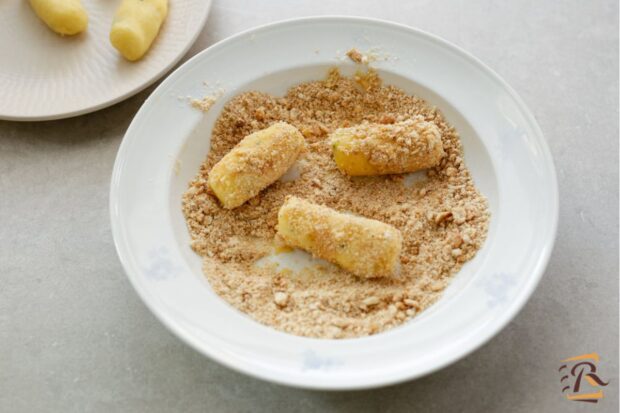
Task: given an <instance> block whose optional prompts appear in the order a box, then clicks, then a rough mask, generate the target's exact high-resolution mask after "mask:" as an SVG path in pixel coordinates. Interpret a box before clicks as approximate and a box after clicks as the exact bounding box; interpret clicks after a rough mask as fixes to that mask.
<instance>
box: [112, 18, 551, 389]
mask: <svg viewBox="0 0 620 413" xmlns="http://www.w3.org/2000/svg"><path fill="white" fill-rule="evenodd" d="M326 20H327V21H338V20H341V21H346V22H357V23H371V24H379V25H383V26H387V27H392V28H397V29H400V30H403V31H409V32H413V33H415V34H416V35H420V36H423V37H425V38H427V39H428V40H430V41H432V42H435V43H438V44H439V45H441V46H444V47H447V48H449V49H451V50H452V51H454V52H456V53H458V54H460V55H461V56H462V57H464V58H465V59H467V60H469V61H470V62H472V63H474V64H475V65H476V66H477V67H478V68H479V69H481V70H482V71H483V72H484V73H485V74H486V75H487V76H489V77H490V78H491V79H492V80H493V81H495V82H497V83H498V85H500V86H501V87H502V88H503V89H504V90H505V91H506V92H507V93H508V94H509V95H510V97H511V98H513V99H514V101H515V103H516V104H517V106H518V107H519V109H520V111H521V112H522V114H523V116H524V118H525V120H526V121H527V123H528V124H529V125H530V126H531V127H532V132H533V135H534V136H535V137H536V139H537V141H538V143H539V144H540V147H541V149H542V154H543V158H544V159H545V160H546V162H545V163H546V164H547V166H548V173H549V178H550V185H551V186H552V188H550V189H551V193H550V194H549V195H550V199H551V205H550V211H552V222H551V223H550V227H549V228H550V232H549V239H548V240H547V242H546V243H545V245H544V247H543V248H541V251H540V254H539V257H538V259H537V262H536V265H535V268H534V270H533V271H532V273H531V275H530V276H529V277H528V279H527V282H526V284H525V285H524V287H523V291H522V293H521V294H520V295H518V296H516V297H515V299H514V301H513V302H511V303H510V306H509V307H507V308H506V310H505V311H504V312H503V313H502V315H501V316H499V317H498V319H499V321H498V322H497V323H496V325H495V326H494V327H493V328H492V329H491V330H486V331H485V332H484V334H482V338H481V339H479V340H478V341H476V342H475V343H473V344H468V346H466V347H465V348H464V349H462V350H460V351H459V352H455V353H454V356H450V357H446V358H445V359H444V360H442V361H440V362H437V363H436V364H435V365H433V366H432V367H429V368H426V369H422V370H421V371H416V372H412V373H403V374H400V375H395V376H393V377H386V376H379V375H377V376H375V377H371V378H369V379H367V380H366V381H365V382H364V383H356V384H353V385H351V384H347V383H338V384H335V385H334V384H329V385H324V384H322V383H317V382H308V381H304V380H297V381H290V380H285V379H282V378H280V377H278V376H277V375H275V374H272V373H271V371H269V370H266V371H260V370H253V369H250V368H248V366H247V365H246V364H244V363H243V362H237V361H233V360H231V359H229V358H226V357H225V356H223V355H222V354H221V353H220V351H219V350H218V349H217V348H215V346H212V345H205V343H204V342H202V341H200V342H199V340H197V339H196V338H195V337H192V336H191V335H189V334H186V332H185V331H184V330H183V329H182V328H181V327H179V326H178V325H177V324H176V322H175V321H174V320H172V319H171V318H170V317H169V315H168V314H166V312H165V311H162V310H161V309H160V308H159V307H157V306H155V305H154V303H153V302H152V301H150V297H148V296H147V294H146V291H142V289H141V286H140V284H139V282H138V280H137V279H136V278H134V277H136V276H135V275H133V270H134V269H133V267H132V266H131V264H130V263H129V254H126V252H125V250H123V249H122V248H121V247H122V246H121V239H122V236H121V223H120V221H119V219H118V218H119V215H118V208H117V207H118V189H119V185H120V179H119V178H120V175H121V169H122V168H121V167H122V165H123V164H124V162H125V159H123V158H124V153H125V151H126V150H127V147H128V145H129V143H128V140H126V139H125V137H127V136H128V135H129V134H130V132H132V130H133V128H134V127H136V126H135V123H134V122H135V119H136V118H138V115H139V114H140V113H141V112H142V111H143V110H144V106H146V105H147V103H150V102H151V100H152V99H153V98H154V97H155V96H156V95H157V94H158V92H159V90H160V89H164V88H165V87H167V84H168V82H170V81H171V77H172V75H173V74H174V73H176V71H178V70H181V69H183V68H184V67H185V66H186V65H192V64H193V61H194V59H198V58H200V57H201V56H202V55H203V54H206V53H208V52H209V51H211V50H212V49H214V48H219V47H222V46H223V45H225V44H226V43H228V42H232V41H234V40H236V39H238V38H240V37H243V36H246V35H248V34H250V33H252V32H255V31H259V30H264V29H269V28H273V27H278V26H283V25H294V24H297V23H307V22H312V21H316V22H321V21H326ZM109 207H110V219H111V227H112V235H113V238H114V245H115V248H116V251H117V254H118V256H119V260H120V261H121V265H122V266H123V269H124V271H125V273H126V275H127V278H129V280H130V282H131V284H132V286H133V288H134V290H135V291H136V292H137V294H138V295H139V296H140V298H141V299H142V301H143V302H144V304H145V305H146V306H147V308H149V310H150V311H151V312H152V313H153V314H154V315H155V316H156V318H157V319H158V320H159V321H160V322H161V323H162V324H164V325H165V326H166V327H167V328H168V329H169V330H170V331H172V332H173V333H174V334H175V335H176V336H177V337H178V338H180V339H181V341H183V342H185V343H186V344H188V345H189V346H190V347H192V348H194V349H195V350H196V351H198V352H199V353H201V354H203V355H205V356H207V357H209V358H210V359H211V360H214V361H216V362H218V363H220V364H222V365H224V366H226V367H228V368H231V369H232V370H235V371H237V372H240V373H243V374H245V375H248V376H251V377H254V378H259V379H262V380H265V381H268V382H272V383H276V384H281V385H285V386H289V387H296V388H305V389H313V390H361V389H370V388H377V387H383V386H388V385H393V384H397V383H402V382H404V381H409V380H413V379H416V378H420V377H423V376H426V375H428V374H431V373H433V372H435V371H438V370H440V369H442V368H444V367H446V366H448V365H450V364H453V363H455V362H456V361H458V360H461V359H463V358H464V357H466V356H468V355H470V354H471V353H473V352H474V351H476V350H477V349H479V348H480V347H482V346H483V345H485V344H486V343H488V342H489V341H490V340H491V339H492V338H493V337H495V336H496V335H497V334H498V333H499V332H500V331H502V330H503V329H504V328H505V327H506V326H507V325H508V323H510V322H511V321H512V320H513V319H514V318H515V317H516V315H517V314H518V313H519V312H520V311H521V310H522V309H523V307H524V306H525V304H526V303H527V301H528V300H529V298H530V297H531V296H532V294H533V292H534V291H535V290H536V288H537V286H538V284H539V282H540V280H541V279H542V276H543V275H544V273H545V270H546V268H547V265H548V263H549V260H550V257H551V254H552V252H553V248H554V245H555V241H556V238H557V232H558V221H559V188H558V181H557V173H556V168H555V163H554V160H553V156H552V154H551V150H550V148H549V145H548V142H547V140H546V139H545V136H544V134H543V132H542V129H541V128H540V126H539V124H538V122H537V121H536V118H535V117H534V115H533V113H532V112H531V111H530V109H529V108H528V106H527V105H526V104H525V102H524V101H523V99H522V98H521V97H520V96H519V95H518V94H517V92H516V91H515V90H514V89H513V88H512V87H511V86H510V85H509V84H508V83H507V82H506V81H505V80H504V79H503V78H502V77H500V76H499V75H498V74H497V73H496V72H495V71H494V70H492V69H491V68H490V67H488V66H487V65H486V64H484V63H483V62H482V61H481V60H480V59H478V58H477V57H475V56H474V55H472V54H471V53H469V52H468V51H466V50H464V49H463V48H461V47H459V46H457V45H455V44H453V43H451V42H450V41H447V40H445V39H443V38H441V37H439V36H437V35H434V34H432V33H429V32H427V31H425V30H421V29H418V28H415V27H412V26H408V25H406V24H402V23H397V22H393V21H389V20H385V19H377V18H371V17H363V16H346V15H324V16H322V15H314V16H306V17H299V18H292V19H285V20H279V21H275V22H272V23H267V24H263V25H259V26H254V27H251V28H249V29H246V30H243V31H241V32H239V33H236V34H234V35H232V36H229V37H227V38H225V39H222V40H220V41H218V42H216V43H214V44H212V45H211V46H209V47H207V48H205V49H203V50H202V51H200V52H198V53H197V54H196V55H194V56H192V57H191V58H190V59H189V60H188V61H186V62H185V63H183V65H181V66H179V67H178V68H177V69H176V70H175V71H174V72H173V73H171V74H169V75H168V76H167V77H166V78H165V79H164V81H163V82H162V83H161V84H160V85H159V86H158V87H157V88H156V89H155V90H154V91H153V92H152V93H151V95H149V97H148V98H147V99H146V100H145V101H144V103H143V104H142V106H141V107H140V109H139V110H138V112H137V113H136V115H135V117H134V119H133V120H132V122H131V124H130V125H129V128H128V129H127V132H126V133H125V136H124V138H123V141H122V142H121V145H120V147H119V149H118V153H117V157H116V160H115V163H114V168H113V172H112V179H111V184H110V204H109Z"/></svg>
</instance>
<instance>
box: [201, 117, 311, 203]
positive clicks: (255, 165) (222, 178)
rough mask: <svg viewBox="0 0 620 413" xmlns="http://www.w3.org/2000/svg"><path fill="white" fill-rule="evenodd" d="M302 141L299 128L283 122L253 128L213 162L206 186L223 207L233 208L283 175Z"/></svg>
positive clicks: (299, 148)
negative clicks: (255, 130) (261, 127)
mask: <svg viewBox="0 0 620 413" xmlns="http://www.w3.org/2000/svg"><path fill="white" fill-rule="evenodd" d="M305 142H306V141H305V140H304V137H303V135H302V134H301V132H299V130H297V128H296V127H294V126H292V125H289V124H288V123H285V122H278V123H274V124H273V125H271V126H270V127H268V128H267V129H263V130H260V131H257V132H254V133H252V134H250V135H248V136H246V137H245V138H243V139H242V140H241V142H239V143H238V144H237V146H235V147H234V148H233V149H232V150H231V151H230V152H229V153H228V154H226V156H224V157H223V158H222V159H220V161H219V162H218V163H216V164H215V165H214V166H213V168H212V169H211V171H210V172H209V180H208V184H209V188H210V189H211V191H213V193H214V194H215V196H217V198H218V199H219V200H220V202H221V203H222V206H224V208H227V209H232V208H236V207H238V206H240V205H242V204H243V203H244V202H245V201H247V200H248V199H250V198H252V197H254V196H256V195H258V193H259V192H260V191H262V190H263V189H265V188H267V187H268V186H269V185H271V184H272V183H274V182H275V181H277V180H278V179H279V178H280V177H281V176H282V175H284V173H285V172H286V171H287V170H288V169H289V168H290V167H291V165H293V163H294V162H295V160H296V159H297V157H298V156H299V154H300V153H301V151H302V149H303V148H304V145H305Z"/></svg>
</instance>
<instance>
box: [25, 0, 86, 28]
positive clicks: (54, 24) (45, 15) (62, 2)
mask: <svg viewBox="0 0 620 413" xmlns="http://www.w3.org/2000/svg"><path fill="white" fill-rule="evenodd" d="M30 5H31V6H32V9H33V10H34V12H35V13H36V14H37V16H39V18H40V19H41V20H43V21H44V22H45V24H47V25H48V27H49V28H50V29H52V30H53V31H55V32H56V33H59V34H62V35H65V34H67V35H72V34H78V33H81V32H83V31H84V30H86V27H88V15H87V14H86V10H85V9H84V6H82V2H81V1H80V0H30Z"/></svg>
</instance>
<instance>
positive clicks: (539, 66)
mask: <svg viewBox="0 0 620 413" xmlns="http://www.w3.org/2000/svg"><path fill="white" fill-rule="evenodd" d="M173 1H174V0H173ZM328 3H329V4H328ZM316 14H354V15H361V16H371V17H376V18H382V19H389V20H393V21H396V22H400V23H405V24H408V25H411V26H414V27H418V28H421V29H423V30H426V31H429V32H432V33H434V34H436V35H439V36H441V37H443V38H445V39H447V40H449V41H451V42H453V43H456V44H457V45H459V46H461V47H463V48H465V49H466V50H468V51H470V52H471V53H473V54H474V55H476V56H477V57H479V58H480V59H481V60H482V61H484V62H485V63H486V64H488V65H489V66H490V67H491V68H493V69H494V70H496V71H497V72H498V73H499V74H500V75H501V76H503V77H504V79H506V81H508V83H510V84H511V85H512V86H513V87H514V88H515V89H516V90H517V92H518V93H519V94H520V95H521V96H522V97H523V98H524V100H525V101H526V102H527V104H528V105H529V106H530V108H531V110H532V111H533V112H534V114H535V116H536V118H537V119H538V121H539V123H540V126H541V127H542V129H543V131H544V133H545V135H546V137H547V140H548V141H549V145H550V146H551V150H552V152H553V156H554V158H555V162H556V168H557V172H558V179H559V185H560V221H559V231H558V237H557V241H556V245H555V249H554V251H553V255H552V257H551V262H550V264H549V267H548V269H547V271H546V274H545V276H544V277H543V279H542V282H541V283H540V286H539V287H538V289H537V291H536V292H535V293H534V295H533V297H532V298H531V300H530V301H529V302H528V304H527V305H526V306H525V308H524V309H523V310H522V311H521V313H520V314H519V315H518V316H517V317H516V318H515V319H514V321H513V322H512V323H511V324H510V325H508V327H507V328H506V329H504V330H503V331H502V332H501V333H500V334H499V335H498V336H497V337H495V338H494V339H493V340H492V341H490V342H489V343H488V344H487V345H485V346H484V347H483V348H481V349H480V350H478V351H476V352H475V353H474V354H472V355H470V356H468V357H466V358H465V359H463V360H461V361H460V362H458V363H456V364H454V365H452V366H450V367H448V368H445V369H443V370H441V371H439V372H437V373H434V374H432V375H430V376H427V377H424V378H422V379H419V380H416V381H412V382H407V383H403V384H400V385H396V386H392V387H387V388H383V389H377V390H367V391H362V392H331V393H330V392H315V391H307V390H299V389H292V388H287V387H282V386H278V385H273V384H269V383H265V382H261V381H259V380H255V379H252V378H249V377H245V376H243V375H241V374H239V373H236V372H234V371H231V370H229V369H227V368H225V367H223V366H221V365H219V364H217V363H215V362H213V361H211V360H209V359H207V358H205V357H203V356H201V355H200V354H198V353H197V352H195V351H194V350H192V349H191V348H189V347H187V346H186V345H185V344H183V343H182V342H181V341H179V340H178V339H177V338H175V337H174V336H173V335H172V334H171V333H169V332H168V331H167V330H166V329H165V328H164V327H163V325H161V324H160V323H159V322H158V321H157V320H156V319H155V318H154V317H153V316H152V315H151V313H150V312H149V311H148V310H147V309H146V307H145V306H144V305H143V304H142V302H141V301H140V299H139V298H138V296H137V295H136V293H135V292H134V290H133V288H132V287H131V285H130V284H129V282H128V280H127V278H126V277H125V275H124V273H123V270H122V268H121V265H120V263H119V260H118V258H117V256H116V252H115V250H114V245H113V242H112V235H111V233H110V225H109V213H108V189H109V181H110V174H111V171H112V166H113V163H114V157H115V155H116V151H117V149H118V146H119V144H120V142H121V139H122V137H123V134H124V132H125V130H126V129H127V126H128V125H129V123H130V121H131V119H132V118H133V116H134V114H135V113H136V111H137V110H138V108H139V107H140V105H141V103H142V102H143V101H144V99H145V98H146V97H147V96H148V94H149V93H150V92H151V91H152V90H153V88H152V87H151V88H149V89H148V90H147V91H145V92H142V93H140V94H138V95H137V96H135V97H133V98H131V99H128V100H127V101H125V102H122V103H119V104H117V105H115V106H113V107H111V108H108V109H105V110H101V111H99V112H96V113H92V114H89V115H85V116H80V117H77V118H73V119H67V120H60V121H54V122H42V123H15V122H0V411H2V412H36V411H58V412H84V411H88V412H90V411H97V412H99V411H101V412H108V411H136V412H139V411H148V412H169V411H183V412H194V411H209V412H213V411H223V412H229V411H230V412H238V411H239V412H255V411H268V412H271V411H286V412H294V411H343V412H349V411H350V412H359V411H366V410H367V411H383V412H396V411H424V412H446V411H471V412H481V411H501V412H534V411H539V412H560V411H561V412H568V411H583V412H586V411H594V410H596V411H599V412H602V411H605V412H617V411H618V3H617V1H614V0H596V1H594V0H591V1H578V0H572V1H530V0H523V1H511V2H508V1H506V2H497V1H493V0H486V1H485V0H475V1H472V0H469V1H464V0H461V1H444V2H438V1H428V0H420V1H408V2H406V1H398V0H382V1H353V0H347V1H339V2H335V1H334V2H318V1H301V0H299V1H285V0H269V1H267V0H265V1H251V0H226V1H225V0H220V1H215V2H214V6H213V8H212V10H211V14H210V17H209V20H208V22H207V25H206V26H205V28H204V30H203V32H202V34H201V35H200V37H199V39H198V41H197V42H196V44H195V45H194V46H193V47H192V49H191V51H190V52H189V54H188V55H187V56H186V59H187V58H188V57H189V56H191V55H193V54H195V53H197V52H198V51H200V50H202V49H203V48H205V47H207V46H209V45H211V44H213V43H214V42H216V41H218V40H220V39H223V38H225V37H227V36H229V35H232V34H234V33H236V32H239V31H240V30H244V29H247V28H250V27H253V26H256V25H259V24H264V23H268V22H272V21H275V20H281V19H285V18H291V17H299V16H306V15H316ZM0 64H1V63H0ZM0 99H2V95H1V91H0ZM590 352H597V353H598V354H599V355H600V357H601V360H600V362H599V365H598V373H600V376H601V378H603V379H605V380H608V379H610V380H611V384H610V385H609V386H607V387H605V388H604V392H605V398H604V399H602V400H601V401H600V402H599V403H598V404H597V405H593V404H590V403H579V402H573V401H568V400H566V399H565V398H564V396H563V394H562V393H561V385H560V382H559V380H560V376H559V374H558V367H559V366H560V364H561V363H560V360H562V359H564V358H566V357H569V356H575V355H579V354H583V353H590Z"/></svg>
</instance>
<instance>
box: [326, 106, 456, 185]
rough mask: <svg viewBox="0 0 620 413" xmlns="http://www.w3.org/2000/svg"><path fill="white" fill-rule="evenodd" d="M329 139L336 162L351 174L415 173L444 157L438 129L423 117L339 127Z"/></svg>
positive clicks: (344, 171) (433, 164)
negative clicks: (391, 122) (385, 123)
mask: <svg viewBox="0 0 620 413" xmlns="http://www.w3.org/2000/svg"><path fill="white" fill-rule="evenodd" d="M330 139H331V144H332V150H333V153H334V161H335V162H336V165H338V168H339V169H340V170H341V171H342V172H343V173H346V174H347V175H351V176H362V175H386V174H399V173H406V172H415V171H418V170H420V169H426V168H430V167H433V166H435V165H437V164H439V162H440V161H441V158H442V157H443V156H444V151H443V146H442V144H441V134H440V132H439V129H438V128H437V126H436V125H435V124H433V123H432V122H427V121H425V120H424V118H422V117H420V116H417V117H415V118H413V119H408V120H405V121H403V122H398V123H394V124H387V125H384V124H380V123H366V122H365V123H362V124H360V125H356V126H352V127H349V128H339V129H336V130H335V131H334V132H333V133H332V134H331V135H330Z"/></svg>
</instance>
